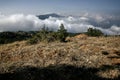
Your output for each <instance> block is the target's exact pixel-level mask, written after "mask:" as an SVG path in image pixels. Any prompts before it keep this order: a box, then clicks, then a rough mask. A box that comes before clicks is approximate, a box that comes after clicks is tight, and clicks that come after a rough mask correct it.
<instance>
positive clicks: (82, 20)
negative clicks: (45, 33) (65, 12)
mask: <svg viewBox="0 0 120 80" xmlns="http://www.w3.org/2000/svg"><path fill="white" fill-rule="evenodd" d="M88 20H90V19H89V18H88V17H86V16H81V17H72V16H69V17H63V18H54V17H49V18H47V19H45V20H41V19H38V17H36V16H34V15H23V14H15V15H9V16H5V15H0V31H19V30H21V31H32V30H40V29H41V28H42V27H43V26H44V25H45V26H46V27H48V28H49V29H52V30H57V29H59V25H60V24H61V23H63V24H64V26H65V28H66V29H67V30H68V31H69V32H86V31H87V29H88V28H89V27H92V28H97V29H100V30H102V31H103V32H104V33H105V34H117V33H119V34H120V27H117V26H112V27H111V28H108V29H103V28H100V27H95V26H94V25H91V24H90V23H89V21H88ZM96 20H98V21H101V20H103V19H102V17H97V19H96Z"/></svg>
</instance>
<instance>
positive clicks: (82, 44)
mask: <svg viewBox="0 0 120 80" xmlns="http://www.w3.org/2000/svg"><path fill="white" fill-rule="evenodd" d="M67 40H69V42H57V41H55V42H51V43H43V42H39V43H37V44H34V45H28V44H26V41H16V42H14V43H9V44H3V45H0V80H6V79H7V80H9V79H12V80H21V79H22V80H41V79H42V80H56V79H58V80H63V79H64V80H93V79H94V80H104V79H106V80H113V79H115V80H119V78H120V67H119V66H120V44H119V43H120V37H114V36H113V37H104V36H102V37H88V36H87V35H83V34H80V35H77V36H75V37H67Z"/></svg>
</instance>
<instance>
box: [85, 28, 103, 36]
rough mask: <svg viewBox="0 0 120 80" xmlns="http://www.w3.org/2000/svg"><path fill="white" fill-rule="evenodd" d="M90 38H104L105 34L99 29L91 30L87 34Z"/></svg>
mask: <svg viewBox="0 0 120 80" xmlns="http://www.w3.org/2000/svg"><path fill="white" fill-rule="evenodd" d="M86 34H87V35H88V36H102V35H103V33H102V31H100V30H99V29H93V28H89V29H88V30H87V33H86Z"/></svg>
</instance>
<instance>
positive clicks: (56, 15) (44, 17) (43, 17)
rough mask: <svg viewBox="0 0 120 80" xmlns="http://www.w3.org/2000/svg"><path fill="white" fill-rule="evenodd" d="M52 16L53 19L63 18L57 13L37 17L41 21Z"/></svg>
mask: <svg viewBox="0 0 120 80" xmlns="http://www.w3.org/2000/svg"><path fill="white" fill-rule="evenodd" d="M50 16H51V17H57V18H59V17H63V16H61V15H58V14H56V13H52V14H45V15H37V17H38V18H39V19H42V20H44V19H47V18H49V17H50Z"/></svg>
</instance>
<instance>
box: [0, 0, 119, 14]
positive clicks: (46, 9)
mask: <svg viewBox="0 0 120 80" xmlns="http://www.w3.org/2000/svg"><path fill="white" fill-rule="evenodd" d="M0 12H1V13H4V14H15V13H23V14H45V13H62V14H79V13H80V12H108V13H119V12H120V0H0Z"/></svg>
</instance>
